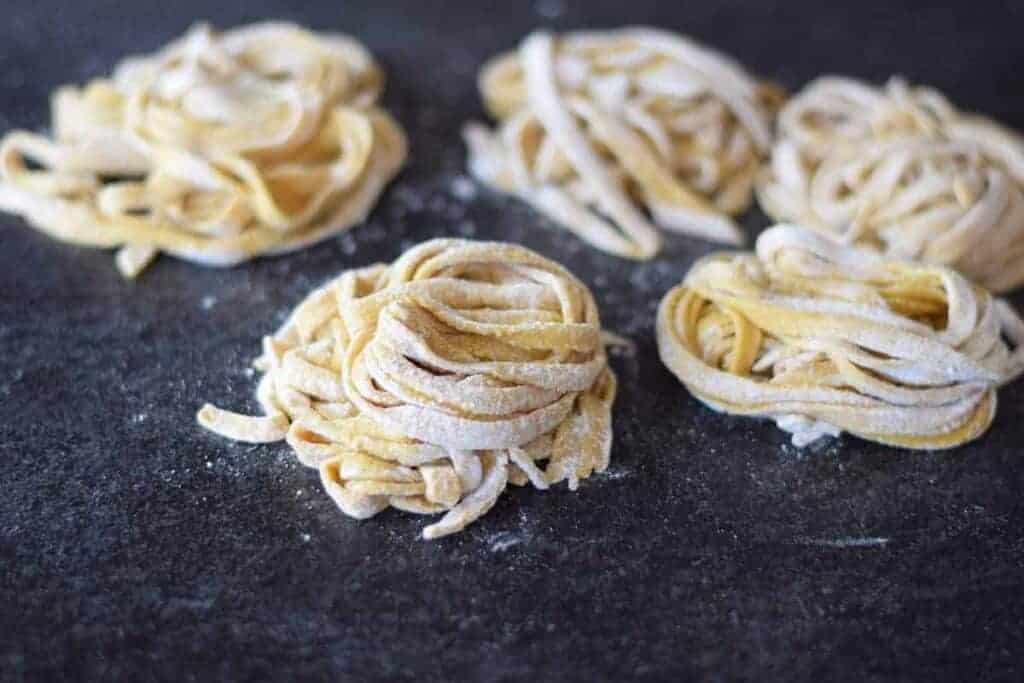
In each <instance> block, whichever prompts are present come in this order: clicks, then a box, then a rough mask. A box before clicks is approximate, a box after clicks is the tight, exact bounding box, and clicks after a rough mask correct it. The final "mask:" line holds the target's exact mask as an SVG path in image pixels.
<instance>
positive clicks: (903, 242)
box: [758, 77, 1024, 292]
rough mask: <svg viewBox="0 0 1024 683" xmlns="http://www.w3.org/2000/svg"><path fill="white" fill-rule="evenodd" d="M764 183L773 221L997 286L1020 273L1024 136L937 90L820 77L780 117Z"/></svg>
mask: <svg viewBox="0 0 1024 683" xmlns="http://www.w3.org/2000/svg"><path fill="white" fill-rule="evenodd" d="M758 192H759V197H760V200H761V204H762V205H763V206H764V208H765V210H766V211H767V213H768V214H770V215H771V216H772V217H774V218H775V219H777V220H780V221H791V222H796V223H800V224H801V225H806V226H808V227H812V228H816V229H819V230H824V231H828V232H832V233H835V234H839V235H841V236H842V237H843V239H844V240H845V241H847V242H853V243H858V244H860V245H862V246H868V247H871V248H874V249H877V250H879V251H881V252H883V253H884V254H886V255H888V256H890V257H893V258H900V259H915V260H922V261H926V262H928V263H937V264H942V265H948V266H952V267H954V268H956V269H958V270H960V271H961V272H962V273H964V274H965V275H967V276H968V277H969V278H971V279H972V280H973V281H975V282H977V283H978V284H980V285H983V286H984V287H986V288H988V289H990V290H992V291H995V292H1003V291H1007V290H1009V289H1012V288H1014V287H1017V286H1019V285H1020V284H1021V283H1022V282H1024V194H1022V193H1024V138H1021V137H1020V136H1019V135H1018V134H1016V133H1015V132H1013V131H1010V130H1008V129H1007V128H1004V127H1002V126H1000V125H999V124H997V123H995V122H994V121H992V120H990V119H986V118H984V117H981V116H977V115H971V114H965V113H963V112H960V111H958V110H957V109H956V108H955V107H954V106H953V105H952V104H950V102H949V101H948V100H947V99H946V98H945V97H943V95H942V94H941V93H939V92H938V91H936V90H934V89H931V88H923V87H916V88H911V87H909V86H908V85H907V84H906V83H905V82H903V81H901V80H898V79H894V80H892V81H890V82H889V84H888V85H886V86H885V88H882V89H879V88H874V87H871V86H869V85H866V84H863V83H860V82H857V81H853V80H850V79H845V78H836V77H828V78H822V79H819V80H817V81H815V82H814V83H812V84H811V85H809V86H808V87H807V88H806V89H805V90H804V91H803V92H801V93H799V94H798V95H796V96H795V97H793V99H792V100H790V101H789V103H788V104H787V105H786V106H785V107H784V108H783V109H782V111H781V113H780V114H779V122H778V141H777V143H776V145H775V148H774V150H773V152H772V160H771V164H770V166H767V167H766V168H765V170H764V173H763V177H762V178H761V181H760V183H759V187H758Z"/></svg>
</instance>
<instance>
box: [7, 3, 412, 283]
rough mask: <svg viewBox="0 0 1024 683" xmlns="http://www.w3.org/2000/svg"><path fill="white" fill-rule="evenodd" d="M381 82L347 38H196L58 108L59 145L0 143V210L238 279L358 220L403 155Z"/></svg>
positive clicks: (125, 269) (301, 33) (132, 64)
mask: <svg viewBox="0 0 1024 683" xmlns="http://www.w3.org/2000/svg"><path fill="white" fill-rule="evenodd" d="M382 85H383V75H382V72H381V70H380V68H379V67H378V66H377V65H376V64H375V63H374V61H373V58H372V57H371V56H370V55H369V53H368V52H367V51H366V50H365V49H364V48H363V47H362V46H361V45H359V44H358V43H357V42H355V41H354V40H352V39H350V38H347V37H344V36H340V35H316V34H313V33H310V32H308V31H306V30H303V29H301V28H299V27H296V26H292V25H288V24H279V23H263V24H255V25H251V26H246V27H242V28H237V29H234V30H231V31H226V32H224V33H215V32H214V31H213V30H212V29H210V28H209V27H208V26H205V25H200V26H197V27H195V28H193V29H191V30H190V31H189V32H188V33H187V34H186V35H185V36H184V37H182V38H180V39H179V40H177V41H175V42H173V43H171V44H170V45H168V46H167V47H165V48H163V49H162V50H160V51H159V52H157V53H156V54H153V55H150V56H146V57H137V58H129V59H126V60H125V61H123V62H121V64H119V65H118V67H117V68H116V70H115V71H114V74H113V76H112V77H111V78H109V79H108V78H101V79H97V80H94V81H92V82H91V83H89V84H88V85H86V86H85V87H82V88H79V87H74V86H67V87H63V88H60V89H59V90H57V92H56V94H55V95H54V97H53V100H52V115H53V126H52V127H53V139H52V140H51V139H48V138H46V137H43V136H41V135H36V134H33V133H28V132H24V131H15V132H12V133H10V134H9V135H7V136H6V137H5V138H4V139H3V142H2V144H0V208H2V209H4V210H7V211H10V212H14V213H18V214H21V215H22V216H24V217H25V218H26V219H27V220H28V221H29V222H30V223H32V224H33V225H34V226H36V227H37V228H39V229H40V230H43V231H45V232H47V233H49V234H50V235H51V236H53V237H55V238H57V239H60V240H63V241H67V242H72V243H75V244H80V245H88V246H95V247H118V246H121V247H122V249H121V250H120V252H119V253H118V259H117V263H118V266H119V268H120V270H121V272H122V273H123V274H124V275H125V276H126V277H134V276H135V275H137V274H138V273H139V272H140V271H141V270H142V269H143V268H145V267H146V265H147V264H148V263H149V262H150V261H151V260H152V259H153V258H154V257H155V256H156V255H157V253H159V252H168V253H171V254H174V255H176V256H179V257H181V258H184V259H188V260H191V261H195V262H198V263H202V264H206V265H232V264H236V263H239V262H241V261H244V260H247V259H249V258H252V257H253V256H257V255H260V254H274V253H281V252H286V251H291V250H294V249H298V248H301V247H304V246H307V245H310V244H312V243H314V242H317V241H319V240H322V239H324V238H327V237H329V236H331V235H335V234H337V233H339V232H341V231H343V230H346V229H347V228H349V227H351V226H352V225H353V224H355V223H358V222H360V221H362V220H363V219H364V218H365V216H366V214H367V213H368V212H369V210H370V209H371V208H372V206H373V205H374V203H375V202H376V200H377V197H378V196H379V195H380V193H381V191H382V189H383V187H384V185H385V184H386V183H387V182H388V181H389V180H390V179H391V178H392V177H393V176H394V174H395V173H396V172H397V171H398V169H399V167H400V166H401V165H402V163H403V162H404V159H405V156H406V143H405V137H404V134H403V133H402V131H401V129H400V128H399V126H398V124H397V123H396V122H395V121H394V119H392V118H391V117H390V116H389V115H388V114H387V113H385V112H384V111H383V110H382V109H380V108H379V107H377V106H376V105H375V102H376V101H377V97H378V95H379V94H380V91H381V88H382Z"/></svg>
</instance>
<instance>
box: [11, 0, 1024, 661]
mask: <svg viewBox="0 0 1024 683" xmlns="http://www.w3.org/2000/svg"><path fill="white" fill-rule="evenodd" d="M941 4H942V3H936V4H935V5H934V6H929V5H925V4H924V3H877V7H872V6H866V5H874V3H851V4H850V6H848V7H846V8H835V7H831V6H829V5H830V3H810V2H781V1H780V2H762V3H748V2H740V1H738V0H731V1H725V2H691V3H673V2H656V1H649V2H648V1H638V0H631V1H630V2H628V3H618V2H602V3H592V2H582V1H581V2H569V1H568V0H566V1H564V2H563V1H562V0H538V2H537V3H536V4H532V3H523V4H517V3H493V4H488V3H463V2H460V3H450V2H448V3H440V2H420V3H413V2H409V3H406V4H404V5H401V6H399V5H391V4H388V3H371V2H367V3H364V4H362V5H358V6H357V5H356V3H348V2H324V3H316V4H315V5H314V3H301V2H284V1H280V2H273V1H269V0H259V1H256V0H250V1H247V2H246V1H242V0H222V1H220V2H213V3H211V2H195V1H192V0H190V1H179V2H168V1H164V2H151V1H149V0H146V1H141V0H135V1H133V2H113V1H105V2H81V3H72V2H57V1H45V2H42V1H41V2H24V1H21V0H18V1H15V0H7V2H6V3H5V5H4V11H3V15H4V16H3V20H2V21H0V129H6V128H8V127H15V126H18V127H29V128H39V127H42V126H43V125H44V124H45V122H46V106H47V94H48V93H49V91H50V90H51V89H52V88H53V87H55V86H56V85H58V84H60V83H62V82H65V81H80V80H82V79H85V78H88V77H90V76H94V75H98V74H101V73H103V72H105V71H106V70H107V69H108V68H109V67H110V66H111V65H112V64H113V62H114V61H115V60H116V59H117V58H118V57H119V56H121V55H122V54H124V53H126V52H131V51H141V50H151V49H153V48H155V47H157V46H159V45H160V44H162V43H164V42H165V41H166V40H167V39H169V38H171V37H173V36H176V35H178V34H179V33H180V32H181V31H182V30H183V29H184V28H185V27H186V26H187V25H188V24H189V23H190V21H191V20H193V19H197V18H209V19H211V20H212V21H214V22H215V23H216V24H218V25H221V26H224V25H232V24H236V23H240V22H247V21H251V20H255V19H259V18H265V17H279V18H287V19H294V20H298V21H302V22H305V23H308V24H310V25H312V26H314V27H316V28H319V29H330V30H344V31H349V32H352V33H354V34H355V35H358V36H361V37H362V38H363V39H365V41H366V42H367V43H368V45H369V46H370V48H371V49H372V50H373V51H374V52H375V53H377V54H378V55H379V57H380V58H381V60H382V61H383V62H384V63H385V64H386V66H387V68H388V71H389V78H390V83H389V90H388V94H387V102H388V104H389V106H390V107H392V108H393V110H394V111H395V112H396V114H397V115H398V117H399V118H400V119H401V121H402V122H403V123H404V124H405V126H406V127H407V129H408V131H409V133H410V137H411V141H412V160H411V163H410V165H409V167H408V169H407V170H406V171H405V173H404V174H403V175H402V177H401V180H400V182H398V183H397V184H395V185H394V186H393V187H392V188H391V190H390V191H389V192H388V193H387V194H386V195H385V196H384V198H383V200H382V201H381V203H380V206H379V208H378V210H377V211H376V212H375V213H374V214H373V217H372V219H371V220H370V222H369V223H368V224H367V225H365V226H363V227H361V228H359V229H357V230H355V231H354V232H353V233H351V234H350V235H349V236H346V237H343V238H340V239H338V240H334V241H331V242H329V243H326V244H324V245H321V246H319V247H317V248H314V249H311V250H309V251H307V252H304V253H301V254H297V255H293V256H289V257H283V258H275V259H268V260H263V261H260V262H257V263H254V264H251V265H248V266H245V267H241V268H237V269H233V270H203V269H199V268H197V267H194V266H190V265H188V264H184V263H181V262H177V261H174V260H172V259H170V258H163V259H161V260H160V261H159V262H158V263H157V264H156V265H155V266H154V267H153V268H152V269H151V270H150V271H148V272H147V273H145V274H144V276H143V277H141V278H140V279H139V280H138V281H136V282H133V283H126V282H124V281H122V280H121V279H120V277H119V276H118V275H117V273H116V271H115V270H114V267H113V262H112V258H111V255H110V254H108V253H105V252H101V251H87V250H79V249H75V248H72V247H68V246H64V245H60V244H56V243H54V242H51V241H49V240H47V239H45V238H44V237H42V236H40V235H38V234H36V233H35V232H32V231H30V230H28V229H26V228H25V227H24V226H23V225H22V224H21V223H20V221H18V220H16V219H13V218H10V217H2V218H0V231H2V235H3V241H2V242H0V680H15V681H17V680H52V679H57V678H62V677H63V678H68V679H77V678H82V679H92V680H150V679H157V680H215V679H270V678H277V679H281V680H284V679H294V678H317V679H321V680H327V679H332V680H394V681H400V680H417V681H435V680H438V681H440V680H487V681H499V680H500V681H513V680H536V681H540V680H561V681H567V680H581V681H598V680H609V681H622V680H642V681H660V680H686V679H704V680H737V679H756V680H774V679H792V680H815V681H818V680H830V679H834V680H840V679H844V680H924V679H939V680H961V681H966V680H1019V679H1020V676H1021V673H1020V669H1021V668H1022V667H1021V662H1022V659H1024V597H1022V588H1024V530H1022V521H1024V514H1022V512H1024V511H1022V503H1021V490H1022V485H1024V460H1022V458H1021V452H1020V451H1021V446H1022V442H1021V437H1022V435H1024V431H1022V427H1021V423H1022V421H1024V406H1022V399H1024V383H1018V384H1017V385H1014V386H1010V387H1008V388H1006V389H1005V390H1004V391H1003V392H1002V394H1001V397H1000V409H999V415H998V417H997V419H996V421H995V424H994V426H993V427H992V429H991V430H990V432H989V433H988V434H987V435H986V436H985V437H984V438H983V439H981V440H979V441H978V442H976V443H974V444H972V445H970V446H968V447H965V448H962V449H959V450H956V451H954V452H951V453H935V454H929V453H923V454H911V453H906V452H899V451H897V450H893V449H889V448H884V447H880V446H874V445H871V444H868V443H865V442H862V441H859V440H857V439H853V438H842V439H838V440H834V441H831V442H828V443H827V444H824V445H823V446H820V447H817V448H811V449H808V450H805V451H798V450H796V449H794V448H792V447H791V446H788V445H787V443H786V439H785V437H784V435H783V434H782V433H781V432H779V431H778V430H777V429H776V428H775V427H774V426H772V425H770V424H767V423H761V422H756V421H752V420H746V419H732V418H728V417H725V416H720V415H716V414H713V413H711V412H710V411H708V410H707V409H705V408H703V407H702V406H701V405H699V404H698V403H697V402H696V401H695V400H693V399H692V398H690V397H689V396H688V395H687V393H686V391H685V390H684V389H683V388H682V387H680V386H679V385H678V383H677V382H676V381H675V380H674V379H673V378H672V377H671V376H670V375H669V373H668V372H667V371H666V370H665V369H663V368H662V366H661V364H660V363H659V361H658V359H657V357H656V354H655V348H654V340H653V332H652V326H653V320H654V309H655V305H656V302H657V300H658V298H659V297H660V296H661V295H662V294H663V293H664V291H665V290H667V289H668V288H669V287H670V286H671V285H672V284H674V283H675V282H676V281H677V280H678V279H679V278H681V277H682V275H683V274H684V272H685V271H686V269H687V268H688V266H689V265H690V264H691V263H692V262H693V260H694V259H695V258H696V257H698V256H699V255H701V254H704V253H706V252H707V251H709V250H710V249H711V248H712V247H711V245H708V244H706V243H703V242H700V241H697V240H691V239H687V238H684V237H669V238H668V239H667V242H668V248H667V249H666V251H665V253H664V254H663V255H662V257H661V258H659V259H658V260H656V261H653V262H650V263H645V264H633V263H628V262H625V261H621V260H617V259H615V258H614V257H611V256H605V255H602V254H599V253H596V252H594V251H592V250H590V249H588V248H585V247H583V246H582V245H581V244H580V243H579V242H578V241H576V240H575V239H573V238H572V237H570V236H568V235H567V234H566V233H564V232H560V231H556V230H555V229H553V228H552V226H551V225H550V224H548V223H547V222H545V221H544V220H542V219H540V218H538V217H537V216H535V215H533V214H531V212H530V211H529V210H527V209H526V208H525V207H523V206H521V205H519V204H517V203H514V202H510V201H507V200H504V199H502V198H499V197H496V196H494V195H492V194H490V193H488V192H485V191H482V190H480V191H479V192H477V193H476V195H475V197H470V198H468V199H467V198H466V197H465V193H464V192H460V191H459V190H460V189H461V190H464V189H465V188H462V187H461V185H462V184H463V183H461V182H460V181H459V180H458V178H459V177H460V175H461V174H462V167H463V149H462V146H461V144H460V142H459V140H458V136H457V132H458V129H459V126H460V125H461V123H462V122H463V121H464V120H465V119H467V118H469V117H477V116H480V114H481V112H480V108H479V104H478V100H477V97H476V93H475V87H474V76H475V70H476V68H477V67H478V65H479V64H480V62H481V61H482V59H483V58H484V57H486V56H487V55H488V54H491V53H492V52H493V51H495V50H498V49H506V48H509V47H512V46H513V45H514V44H515V42H516V40H517V38H518V37H519V36H521V35H523V34H524V33H525V32H526V31H528V30H529V29H531V28H533V27H535V26H538V25H544V24H548V25H553V26H556V27H560V28H562V27H574V26H583V25H591V26H614V25H617V24H622V23H652V24H656V25H661V26H665V27H669V28H675V29H680V30H684V31H687V32H690V33H692V34H693V35H695V36H697V37H699V38H701V39H703V40H706V41H708V42H711V43H713V44H715V45H718V46H719V47H721V48H723V49H726V50H728V51H730V52H732V53H733V54H735V55H736V56H737V57H738V58H739V59H741V60H742V61H744V62H745V63H747V64H748V65H750V66H751V67H754V68H755V69H756V70H758V71H760V72H761V73H763V74H765V75H767V76H770V77H773V78H776V79H778V80H779V81H781V82H782V83H784V84H785V85H786V86H788V87H790V88H795V87H798V86H799V85H800V84H802V83H804V82H805V81H806V80H807V79H809V78H810V77H812V76H814V75H815V74H816V73H819V72H825V71H838V72H844V73H848V74H852V75H856V76H861V77H867V78H872V79H876V80H880V79H884V78H885V77H886V76H888V75H889V74H891V73H894V72H899V73H903V74H906V75H907V76H909V77H911V78H913V79H916V80H921V81H925V82H929V83H932V84H934V85H937V86H939V87H940V88H942V89H944V90H947V91H949V92H951V93H953V94H955V96H956V98H957V99H958V100H959V102H961V103H962V104H963V105H964V106H966V107H970V108H976V109H979V110H983V111H985V112H987V113H990V114H992V115H996V116H999V117H1002V118H1003V119H1004V120H1006V121H1008V122H1009V123H1012V124H1014V125H1016V126H1018V127H1022V128H1024V90H1022V89H1021V88H1020V80H1019V79H1020V68H1021V64H1022V61H1024V60H1022V57H1024V45H1022V44H1021V42H1020V41H1019V40H1018V38H1017V35H1016V30H1015V29H1013V28H1012V27H1013V25H1017V26H1019V25H1020V24H1021V22H1022V21H1024V10H1022V6H1021V4H1020V3H1015V2H1007V3H1002V4H996V3H987V2H973V3H963V4H962V6H961V7H960V8H959V9H948V8H944V7H942V6H941ZM1004 29H1005V30H1004ZM453 187H454V189H453ZM764 225H765V219H764V218H763V217H762V216H760V215H756V214H754V215H751V216H750V217H749V220H748V221H747V227H748V229H749V230H750V232H751V233H753V232H755V231H756V230H758V229H760V228H761V227H763V226H764ZM451 234H461V235H470V236H478V237H486V238H499V239H508V240H514V241H518V242H522V243H524V244H526V245H528V246H530V247H532V248H534V249H537V250H539V251H541V252H542V253H544V254H546V255H548V256H551V257H553V258H555V259H558V260H560V261H564V262H565V263H566V264H567V265H569V266H570V267H571V268H572V269H573V270H574V271H575V272H576V273H577V274H579V275H580V276H581V277H582V278H583V279H584V280H585V281H586V282H588V283H589V284H590V285H591V286H592V287H593V289H594V291H595V294H596V296H597V298H598V301H599V304H600V306H601V309H602V314H603V317H604V319H605V321H606V324H607V326H608V327H610V328H612V329H615V330H617V331H619V332H621V333H623V334H627V335H629V336H631V337H633V338H634V339H635V340H636V343H637V347H638V350H637V353H636V355H635V356H633V357H621V356H620V357H617V358H615V359H614V365H615V367H616V369H617V371H618V373H619V377H620V380H621V393H620V397H619V400H618V404H617V407H616V411H615V424H616V439H617V441H616V445H615V449H614V453H613V465H612V467H611V469H610V471H609V472H608V473H607V474H605V475H604V476H598V477H595V478H593V479H591V480H588V481H587V482H585V483H584V484H583V485H582V486H581V487H580V490H579V492H578V493H576V494H570V493H569V492H567V491H566V490H565V489H564V487H559V488H558V489H557V490H553V491H549V492H547V493H540V492H535V491H531V490H525V489H523V490H519V489H517V490H515V491H514V492H512V493H511V494H510V495H506V496H505V497H503V498H502V499H501V501H500V502H499V503H498V505H497V506H496V507H495V509H494V510H493V511H492V512H491V513H490V514H489V515H488V516H487V517H486V518H484V519H483V520H482V521H480V522H479V523H477V524H475V525H473V526H472V527H471V528H470V529H469V530H468V531H467V532H465V533H463V534H461V535H459V536H456V537H454V538H450V539H446V540H443V541H440V542H434V543H426V542H423V541H420V540H418V538H417V535H418V531H419V529H420V528H421V526H422V525H423V524H424V520H423V519H422V518H417V517H413V516H409V515H405V514H402V513H398V512H394V511H389V512H387V513H384V514H382V515H380V516H378V517H377V518H375V519H373V520H371V521H367V522H355V521H352V520H349V519H347V518H345V517H343V516H342V515H340V514H339V513H338V512H337V511H336V510H335V509H334V508H333V505H332V503H331V502H330V501H329V500H328V499H327V498H326V496H324V495H322V494H321V493H320V491H319V485H318V482H317V480H316V475H315V473H314V472H312V471H309V470H305V469H303V468H302V467H301V466H299V465H298V464H297V463H296V462H295V461H294V460H293V458H292V457H291V456H290V455H289V452H288V449H287V447H285V446H283V445H281V446H259V447H252V446H245V445H240V444H233V443H229V442H226V441H224V440H221V439H219V438H216V437H214V436H212V435H209V434H206V433H203V432H202V431H200V430H199V429H197V428H196V426H195V425H194V422H193V414H194V412H195V410H196V408H197V407H198V406H199V405H200V404H201V402H203V401H204V400H212V401H214V402H216V403H218V404H220V405H223V406H227V407H234V408H236V409H247V408H248V409H252V408H254V402H253V400H252V393H253V390H254V379H253V377H252V376H251V375H250V374H247V373H246V366H247V364H248V361H249V360H250V359H251V358H252V357H253V356H255V355H256V354H257V351H258V343H259V338H260V336H261V335H262V334H263V333H265V332H267V331H268V330H271V329H272V328H274V327H275V326H276V324H277V323H278V322H279V321H280V319H281V318H282V316H284V315H285V314H286V313H287V311H288V310H289V309H290V307H291V306H293V305H294V304H296V303H297V302H298V301H299V300H300V299H301V298H302V296H303V295H304V293H305V292H307V291H308V290H309V289H310V288H311V287H313V286H315V285H316V284H318V283H320V282H321V281H323V280H325V279H326V278H327V277H329V276H331V275H333V274H335V273H337V272H338V271H339V270H341V269H343V268H346V267H349V266H355V265H363V264H367V263H370V262H373V261H376V260H381V259H386V260H390V259H392V258H394V257H395V256H396V255H397V254H399V253H400V252H401V251H402V250H403V249H404V248H406V247H408V246H409V245H411V244H413V243H415V242H418V241H420V240H423V239H426V238H428V237H432V236H436V235H451ZM1016 303H1017V304H1024V300H1022V298H1021V297H1017V298H1016Z"/></svg>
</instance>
